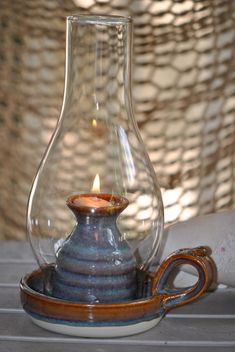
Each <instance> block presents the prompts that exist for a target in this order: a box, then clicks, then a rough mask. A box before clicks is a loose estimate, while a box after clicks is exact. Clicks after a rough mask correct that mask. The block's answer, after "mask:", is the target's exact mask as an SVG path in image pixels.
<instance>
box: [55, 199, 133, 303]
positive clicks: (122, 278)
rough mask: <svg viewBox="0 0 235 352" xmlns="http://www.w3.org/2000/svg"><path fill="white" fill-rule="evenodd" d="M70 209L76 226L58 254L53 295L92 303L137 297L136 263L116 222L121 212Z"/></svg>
mask: <svg viewBox="0 0 235 352" xmlns="http://www.w3.org/2000/svg"><path fill="white" fill-rule="evenodd" d="M70 205H71V204H70ZM70 208H71V209H72V210H73V212H74V213H75V215H76V219H77V225H76V227H75V228H74V230H73V231H72V233H71V235H70V236H69V237H68V239H67V240H66V241H65V242H64V244H63V246H62V248H61V249H60V250H59V252H58V253H57V260H56V266H55V273H54V275H53V278H52V295H53V296H54V297H57V298H61V299H66V300H71V301H79V302H89V303H94V302H97V303H99V302H104V303H108V302H118V301H127V300H133V299H135V298H136V294H137V282H136V281H137V280H136V262H135V259H134V257H133V254H132V252H131V249H130V247H129V245H128V243H127V241H125V240H124V239H122V236H121V233H120V231H119V229H118V227H117V225H116V220H117V216H118V214H117V213H119V212H120V211H118V212H117V211H114V212H113V211H111V212H109V211H105V209H104V210H103V211H102V212H101V213H99V212H97V213H96V212H89V211H88V212H86V211H85V212H84V208H83V209H79V207H76V209H75V208H73V206H70ZM80 210H81V211H80Z"/></svg>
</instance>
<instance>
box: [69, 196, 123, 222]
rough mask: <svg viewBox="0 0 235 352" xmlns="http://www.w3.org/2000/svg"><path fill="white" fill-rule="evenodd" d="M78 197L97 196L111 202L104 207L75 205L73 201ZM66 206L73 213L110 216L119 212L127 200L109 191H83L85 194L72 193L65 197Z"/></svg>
mask: <svg viewBox="0 0 235 352" xmlns="http://www.w3.org/2000/svg"><path fill="white" fill-rule="evenodd" d="M80 197H83V198H88V197H97V198H100V199H103V200H106V201H108V202H110V203H111V205H109V206H106V207H99V208H92V207H88V206H81V205H76V204H75V203H74V202H75V201H76V200H77V199H79V198H80ZM66 204H67V206H68V207H69V208H70V209H71V210H72V211H73V212H74V213H75V214H85V215H89V214H93V215H100V216H110V215H115V214H120V213H121V212H122V211H123V210H124V209H125V208H126V207H127V206H128V204H129V201H128V200H127V199H126V198H124V197H121V196H118V195H113V194H109V193H85V194H82V193H81V194H74V195H72V196H70V197H69V198H68V199H67V202H66Z"/></svg>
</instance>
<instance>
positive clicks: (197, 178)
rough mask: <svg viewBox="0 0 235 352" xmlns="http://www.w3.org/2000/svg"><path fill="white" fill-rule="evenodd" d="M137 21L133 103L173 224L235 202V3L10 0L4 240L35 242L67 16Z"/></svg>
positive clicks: (1, 124)
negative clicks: (32, 204) (29, 220)
mask: <svg viewBox="0 0 235 352" xmlns="http://www.w3.org/2000/svg"><path fill="white" fill-rule="evenodd" d="M78 13H92V14H112V15H130V16H132V18H133V22H134V57H133V98H134V108H135V116H136V119H137V122H138V125H139V128H140V132H141V135H142V138H143V140H144V142H145V144H146V146H147V149H148V152H149V155H150V158H151V161H152V163H153V165H154V168H155V171H156V173H157V175H158V179H159V182H160V185H161V189H162V195H163V201H164V206H165V220H166V223H167V224H171V223H174V222H177V221H182V220H187V219H189V218H191V217H195V216H197V215H199V214H207V213H211V212H218V211H221V210H225V209H231V208H233V207H234V204H235V191H234V185H235V183H234V181H235V179H234V178H235V156H234V155H235V154H234V152H235V26H234V21H235V2H234V1H231V0H185V1H182V0H158V1H154V0H129V1H128V0H64V1H62V0H49V1H48V0H14V1H13V0H10V1H9V0H1V1H0V238H1V239H25V237H26V231H25V214H26V205H27V199H28V195H29V191H30V187H31V184H32V181H33V177H34V175H35V173H36V170H37V167H38V165H39V162H40V160H41V158H42V156H43V153H44V151H45V148H46V146H47V144H48V142H49V139H50V137H51V134H52V132H53V130H54V127H55V125H56V121H57V119H58V117H59V113H60V109H61V105H62V98H63V89H64V61H65V29H66V23H65V17H66V16H68V15H71V14H78Z"/></svg>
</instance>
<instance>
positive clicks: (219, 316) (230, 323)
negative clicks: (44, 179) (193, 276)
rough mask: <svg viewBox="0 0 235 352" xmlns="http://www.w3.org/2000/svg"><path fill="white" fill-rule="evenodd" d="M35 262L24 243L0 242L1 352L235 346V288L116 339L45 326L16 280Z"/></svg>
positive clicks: (154, 351)
mask: <svg viewBox="0 0 235 352" xmlns="http://www.w3.org/2000/svg"><path fill="white" fill-rule="evenodd" d="M36 267H37V266H36V264H35V261H34V258H33V256H32V254H31V250H30V248H29V246H28V244H27V243H25V242H4V241H2V242H1V241H0V352H9V351H14V352H23V351H24V352H28V351H30V352H31V351H33V352H39V351H43V352H47V351H48V352H49V351H50V352H54V351H55V352H62V351H63V352H65V351H66V352H75V351H76V352H79V351H81V352H88V351H89V352H90V351H92V352H108V351H109V352H120V351H121V352H127V351H128V352H139V351H144V352H190V351H192V352H196V351H197V352H200V351H205V352H218V351H220V352H228V351H235V289H232V288H224V289H219V290H217V291H215V292H213V293H208V294H206V295H205V296H204V297H203V298H201V299H200V300H199V301H197V302H195V303H192V304H189V305H186V306H184V307H182V308H178V309H176V310H174V311H172V312H171V313H169V314H168V315H167V316H166V317H165V318H164V319H163V320H162V321H161V322H160V324H159V325H158V326H157V327H156V328H153V329H151V330H149V331H148V332H145V333H143V334H139V335H135V336H131V337H125V338H115V339H85V338H75V337H69V336H63V335H59V334H55V333H50V332H48V331H46V330H43V329H41V328H39V327H37V326H36V325H34V324H33V323H32V322H31V321H30V319H29V318H28V317H27V316H26V314H25V313H24V311H23V309H22V307H21V304H20V297H19V280H20V278H21V277H22V276H23V275H24V274H25V273H26V272H30V271H31V270H32V269H34V268H36ZM234 270H235V268H234Z"/></svg>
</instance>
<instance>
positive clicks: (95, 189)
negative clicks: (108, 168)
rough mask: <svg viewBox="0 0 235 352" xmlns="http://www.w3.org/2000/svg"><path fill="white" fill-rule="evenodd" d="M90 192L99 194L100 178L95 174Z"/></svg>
mask: <svg viewBox="0 0 235 352" xmlns="http://www.w3.org/2000/svg"><path fill="white" fill-rule="evenodd" d="M91 192H93V193H100V176H99V174H96V176H95V178H94V181H93V186H92V189H91Z"/></svg>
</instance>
